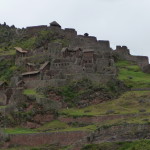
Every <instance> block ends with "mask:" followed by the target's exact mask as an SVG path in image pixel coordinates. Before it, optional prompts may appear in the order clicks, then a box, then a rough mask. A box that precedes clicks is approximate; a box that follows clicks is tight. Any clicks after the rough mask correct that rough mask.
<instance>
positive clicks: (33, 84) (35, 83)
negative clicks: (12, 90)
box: [25, 79, 66, 88]
mask: <svg viewBox="0 0 150 150" xmlns="http://www.w3.org/2000/svg"><path fill="white" fill-rule="evenodd" d="M65 84H66V80H65V79H51V80H31V81H26V82H25V85H26V87H27V88H37V87H46V86H53V87H58V86H63V85H65Z"/></svg>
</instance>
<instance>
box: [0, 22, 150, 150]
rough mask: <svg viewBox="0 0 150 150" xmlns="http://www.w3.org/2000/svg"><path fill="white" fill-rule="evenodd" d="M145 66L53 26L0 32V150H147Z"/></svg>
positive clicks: (149, 122)
mask: <svg viewBox="0 0 150 150" xmlns="http://www.w3.org/2000/svg"><path fill="white" fill-rule="evenodd" d="M149 66H150V65H149V61H148V57H146V56H133V55H131V54H130V50H129V49H128V48H127V47H126V46H116V49H115V50H113V49H112V48H111V47H110V43H109V41H103V40H97V38H96V37H93V36H89V35H88V33H85V34H84V35H77V32H76V30H75V29H70V28H69V29H68V28H67V29H62V28H61V26H60V25H59V24H58V23H57V22H55V21H54V22H52V23H50V26H45V25H43V26H34V27H27V28H23V29H18V28H16V27H15V26H12V27H9V26H7V25H6V23H5V24H3V25H0V68H1V69H0V127H1V130H0V141H1V142H0V149H6V150H7V149H10V150H40V149H43V150H49V149H51V150H58V149H60V150H80V149H82V150H91V149H92V150H100V149H101V150H110V149H111V150H133V149H134V150H148V149H149V147H150V140H149V139H150V133H149V129H150V108H149V106H150V74H149V70H150V68H149ZM145 68H146V69H145ZM142 148H144V149H142Z"/></svg>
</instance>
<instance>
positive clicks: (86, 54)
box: [15, 21, 149, 87]
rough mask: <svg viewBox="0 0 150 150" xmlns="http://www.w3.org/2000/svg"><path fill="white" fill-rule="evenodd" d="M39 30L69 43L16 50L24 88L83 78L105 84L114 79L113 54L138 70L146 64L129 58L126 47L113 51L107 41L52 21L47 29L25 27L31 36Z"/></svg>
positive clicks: (58, 83)
mask: <svg viewBox="0 0 150 150" xmlns="http://www.w3.org/2000/svg"><path fill="white" fill-rule="evenodd" d="M42 30H45V31H51V32H54V33H57V34H58V35H59V36H60V37H61V38H62V39H66V40H68V43H67V44H66V45H65V47H64V46H63V43H61V42H59V41H53V42H50V43H48V44H47V47H39V48H38V49H35V50H34V51H32V52H31V51H27V50H23V49H22V48H18V47H17V48H15V49H16V51H17V55H16V64H17V65H24V66H25V68H26V72H22V74H20V76H21V78H22V80H23V81H24V82H25V84H26V86H27V87H37V86H39V85H40V86H47V85H52V86H58V85H61V84H65V83H67V82H69V81H70V80H76V79H82V78H89V79H91V80H92V81H95V82H97V83H104V82H107V81H109V80H110V79H113V78H114V77H115V76H116V67H115V64H114V57H113V55H114V54H117V55H119V57H120V58H122V59H125V60H131V61H134V62H136V63H137V64H138V65H139V66H140V67H141V68H143V67H144V66H146V65H148V64H149V63H148V57H145V56H132V55H130V51H129V49H128V48H127V47H126V46H122V47H121V46H117V47H116V50H114V51H113V50H112V48H111V47H110V43H109V41H103V40H97V38H96V37H93V36H89V35H88V33H86V34H84V35H78V34H77V31H76V30H75V29H70V28H66V29H61V26H60V25H59V24H58V23H57V22H55V21H54V22H52V23H50V26H49V27H48V26H36V27H27V28H26V32H27V33H28V34H33V35H34V34H36V33H37V32H38V31H42ZM27 56H28V57H27ZM40 60H43V61H41V62H40Z"/></svg>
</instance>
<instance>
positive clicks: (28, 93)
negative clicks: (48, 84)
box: [23, 89, 44, 98]
mask: <svg viewBox="0 0 150 150" xmlns="http://www.w3.org/2000/svg"><path fill="white" fill-rule="evenodd" d="M23 94H24V95H26V96H34V97H39V98H43V97H44V95H41V94H39V93H38V92H37V91H36V90H35V89H25V90H24V91H23Z"/></svg>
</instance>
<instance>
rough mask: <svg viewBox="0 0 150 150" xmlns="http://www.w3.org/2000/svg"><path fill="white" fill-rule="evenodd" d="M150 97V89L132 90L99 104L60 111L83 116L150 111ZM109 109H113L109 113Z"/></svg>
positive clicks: (62, 113) (65, 113) (69, 114)
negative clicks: (141, 101) (149, 99)
mask: <svg viewBox="0 0 150 150" xmlns="http://www.w3.org/2000/svg"><path fill="white" fill-rule="evenodd" d="M148 98H150V92H149V91H130V92H126V93H124V94H123V95H122V96H120V97H119V98H118V99H115V100H111V101H106V102H103V103H100V104H97V105H91V106H88V107H85V108H81V109H78V108H70V109H63V110H60V111H59V114H60V115H65V116H72V117H83V116H99V115H114V114H116V115H117V114H135V113H140V112H139V111H140V110H142V109H144V110H145V111H146V112H150V102H149V101H146V99H148ZM141 99H143V100H144V99H145V102H144V103H140V102H139V101H140V100H141ZM109 111H113V112H112V113H110V114H108V112H109Z"/></svg>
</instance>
